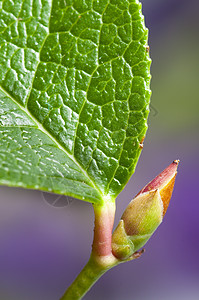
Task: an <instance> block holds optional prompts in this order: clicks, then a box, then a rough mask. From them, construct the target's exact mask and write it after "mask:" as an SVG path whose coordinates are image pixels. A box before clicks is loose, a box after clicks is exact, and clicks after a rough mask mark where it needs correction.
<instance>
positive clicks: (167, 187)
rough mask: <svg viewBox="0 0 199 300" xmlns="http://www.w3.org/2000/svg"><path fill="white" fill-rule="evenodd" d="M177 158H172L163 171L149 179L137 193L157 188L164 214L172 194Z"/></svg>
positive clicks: (177, 163)
mask: <svg viewBox="0 0 199 300" xmlns="http://www.w3.org/2000/svg"><path fill="white" fill-rule="evenodd" d="M179 162H180V161H179V160H174V161H173V162H172V163H171V164H170V165H169V166H168V167H167V168H166V169H165V170H164V171H162V172H161V173H160V174H159V175H158V176H156V177H155V178H154V179H153V180H152V181H150V182H149V183H148V184H147V185H146V186H145V187H144V188H143V189H142V190H141V191H140V192H139V193H138V195H139V194H142V193H146V192H148V191H151V190H157V189H158V190H159V192H160V196H161V199H162V202H163V206H164V211H163V215H165V213H166V211H167V209H168V206H169V202H170V199H171V196H172V192H173V188H174V183H175V178H176V175H177V168H178V165H179Z"/></svg>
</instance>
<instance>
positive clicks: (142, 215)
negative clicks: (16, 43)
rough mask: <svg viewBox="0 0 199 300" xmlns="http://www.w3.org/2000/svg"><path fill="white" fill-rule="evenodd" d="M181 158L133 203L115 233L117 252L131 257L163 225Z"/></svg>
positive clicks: (124, 257)
mask: <svg viewBox="0 0 199 300" xmlns="http://www.w3.org/2000/svg"><path fill="white" fill-rule="evenodd" d="M177 166H178V161H174V162H173V163H172V164H171V165H170V166H169V167H167V168H166V169H165V170H164V171H163V172H162V173H160V174H159V175H158V176H157V177H155V179H153V180H152V181H151V182H150V183H149V184H148V185H147V186H146V187H144V188H143V189H142V190H141V191H140V193H139V194H138V195H137V196H136V197H135V198H134V199H133V200H132V201H131V202H130V203H129V205H128V206H127V208H126V210H125V211H124V213H123V215H122V217H121V220H120V222H119V224H118V226H117V228H116V229H115V231H114V233H113V235H112V251H113V254H114V255H115V256H116V257H117V258H118V259H121V260H125V259H128V258H129V257H130V256H132V255H133V253H135V252H136V251H137V250H138V249H140V248H141V247H142V246H144V244H145V243H146V242H147V241H148V239H149V238H150V237H151V236H152V234H153V233H154V231H155V230H156V229H157V227H158V226H159V225H160V224H161V222H162V220H163V216H164V215H165V213H166V210H167V208H168V205H169V201H170V198H171V195H172V191H173V187H174V183H175V177H176V174H177Z"/></svg>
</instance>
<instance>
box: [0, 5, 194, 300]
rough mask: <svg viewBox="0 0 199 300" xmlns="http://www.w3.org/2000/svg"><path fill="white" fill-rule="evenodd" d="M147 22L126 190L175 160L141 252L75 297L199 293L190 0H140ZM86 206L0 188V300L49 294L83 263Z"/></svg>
mask: <svg viewBox="0 0 199 300" xmlns="http://www.w3.org/2000/svg"><path fill="white" fill-rule="evenodd" d="M142 3H143V11H144V14H145V20H146V24H147V27H148V28H150V38H149V43H150V53H151V57H152V59H153V64H152V83H151V87H152V91H153V94H152V104H151V114H150V117H149V130H148V134H147V138H146V140H145V143H144V150H143V152H142V155H141V157H140V160H139V163H138V166H137V169H136V173H135V174H134V176H133V177H132V178H131V180H130V181H129V183H128V184H127V186H126V188H125V189H124V191H123V192H122V193H121V194H120V195H119V197H118V199H117V215H116V222H117V221H118V220H119V218H120V216H121V214H122V212H123V210H124V208H125V207H126V205H127V204H128V202H129V201H130V200H131V199H132V198H133V196H134V195H135V194H136V193H137V192H138V191H139V190H140V189H141V188H142V187H143V186H144V185H145V184H146V183H147V182H148V181H150V180H151V179H152V178H153V177H154V176H156V175H157V174H158V173H159V172H160V171H162V170H163V169H164V168H165V167H166V166H167V165H168V164H169V163H170V162H172V161H173V160H174V159H180V160H181V164H180V167H179V173H178V176H177V181H176V186H175V190H174V193H173V198H172V202H171V204H170V207H169V210H168V212H167V214H166V216H165V219H164V222H163V224H162V225H161V226H160V228H159V229H158V230H157V232H156V234H155V235H154V236H153V238H151V239H150V241H149V242H148V243H147V245H146V253H145V254H144V255H143V256H142V258H141V259H138V260H136V261H133V262H131V263H126V264H122V265H120V266H118V267H116V268H115V269H112V270H111V271H109V272H108V273H107V274H105V275H104V277H102V278H101V279H100V280H99V282H98V283H97V284H96V285H95V286H94V288H93V289H92V290H91V291H90V292H89V293H88V294H87V296H86V297H85V300H93V299H95V300H101V299H110V300H112V299H113V300H131V299H132V300H133V299H135V300H160V299H161V300H198V299H199V196H198V194H197V192H198V180H199V171H198V170H199V159H198V155H199V135H198V130H199V116H198V115H199V55H198V53H199V33H198V32H199V18H198V12H199V1H196V0H189V1H187V0H142ZM92 231H93V211H92V206H91V205H90V204H88V203H83V202H81V201H78V200H76V201H72V202H70V203H69V205H67V206H66V207H64V208H55V207H53V206H50V205H48V204H47V203H46V202H45V201H44V199H43V195H42V193H41V192H39V191H27V190H23V189H15V188H8V187H0V299H2V300H58V299H59V297H60V296H61V294H62V293H63V292H64V290H65V288H66V287H67V286H68V285H69V284H70V282H71V281H72V280H73V279H74V278H75V276H76V275H77V273H78V272H79V271H80V269H81V268H82V267H83V266H84V264H85V262H86V261H87V259H88V257H89V254H90V249H91V243H92V233H93V232H92Z"/></svg>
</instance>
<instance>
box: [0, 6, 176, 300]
mask: <svg viewBox="0 0 199 300" xmlns="http://www.w3.org/2000/svg"><path fill="white" fill-rule="evenodd" d="M0 20H1V25H0V184H2V185H8V186H14V187H23V188H29V189H38V190H42V191H47V192H53V193H58V194H62V195H68V196H72V197H75V198H77V199H79V200H82V201H88V202H90V203H91V204H92V205H93V208H94V214H95V228H94V239H93V245H92V252H91V256H90V259H89V261H88V263H87V264H86V266H85V267H84V269H83V270H82V271H81V273H80V274H79V275H78V276H77V278H76V279H75V281H74V282H73V283H72V285H71V286H70V287H69V288H68V289H67V291H66V292H65V294H64V295H63V297H62V298H61V299H62V300H67V299H68V300H78V299H81V298H82V297H83V296H84V295H85V293H86V292H87V291H88V290H89V289H90V288H91V286H92V285H93V284H94V283H95V282H96V280H98V279H99V277H100V276H102V275H103V274H104V273H105V272H106V271H107V270H109V269H110V268H112V267H114V266H116V265H118V264H120V263H122V262H126V261H131V260H133V259H135V258H138V257H139V256H140V255H141V254H142V253H143V250H140V249H141V248H142V247H143V245H144V244H145V243H146V242H147V241H148V239H149V238H150V237H151V235H152V234H153V233H154V231H155V230H156V229H157V227H158V226H159V225H160V223H161V222H162V220H163V217H164V214H165V212H166V210H167V208H168V204H169V201H170V198H171V194H172V191H173V186H174V181H175V176H176V173H177V165H178V161H174V162H173V163H172V164H171V165H169V167H167V168H166V169H165V170H164V171H163V172H162V173H161V174H160V175H158V176H157V177H156V178H155V179H154V180H152V181H151V182H150V183H149V184H148V185H147V186H146V187H145V188H143V189H142V190H141V192H140V193H139V194H138V195H137V196H136V197H135V198H134V199H133V200H132V201H131V202H130V204H129V205H128V206H127V208H126V209H125V211H124V213H123V215H122V217H121V220H120V222H119V224H118V226H117V227H116V229H115V231H114V232H113V233H112V230H113V224H114V218H115V200H116V197H117V195H118V194H119V193H120V192H121V191H122V190H123V188H124V187H125V185H126V183H127V182H128V180H129V179H130V177H131V175H132V174H133V173H134V171H135V167H136V164H137V161H138V158H139V156H140V153H141V150H142V148H143V140H144V137H145V135H146V131H147V117H148V113H149V101H150V95H151V91H150V78H151V75H150V64H151V59H150V58H149V46H148V30H147V29H146V27H145V23H144V17H143V15H142V8H141V3H140V2H139V1H138V0H78V1H77V0H66V1H65V0H57V1H53V0H45V1H29V0H14V1H10V0H4V1H0ZM132 194H133V191H132ZM118 271H119V269H118ZM60 297H61V294H60Z"/></svg>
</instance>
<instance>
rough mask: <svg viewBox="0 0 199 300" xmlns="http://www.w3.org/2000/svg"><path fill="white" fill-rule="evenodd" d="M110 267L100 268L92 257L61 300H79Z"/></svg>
mask: <svg viewBox="0 0 199 300" xmlns="http://www.w3.org/2000/svg"><path fill="white" fill-rule="evenodd" d="M110 268H111V266H110V267H103V266H100V265H99V264H98V263H97V262H96V260H95V259H94V258H93V257H92V256H91V258H90V259H89V261H88V263H87V264H86V266H85V267H84V268H83V270H82V271H81V272H80V274H79V275H78V276H77V278H76V279H75V281H74V282H73V283H72V284H71V286H70V287H69V288H68V289H67V291H66V293H65V294H64V296H63V297H62V298H61V300H79V299H82V297H83V296H84V295H85V294H86V293H87V292H88V291H89V289H90V288H91V287H92V286H93V285H94V283H95V282H96V281H97V280H98V279H99V278H100V277H101V276H102V275H103V274H104V273H105V272H106V271H108V270H109V269H110Z"/></svg>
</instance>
